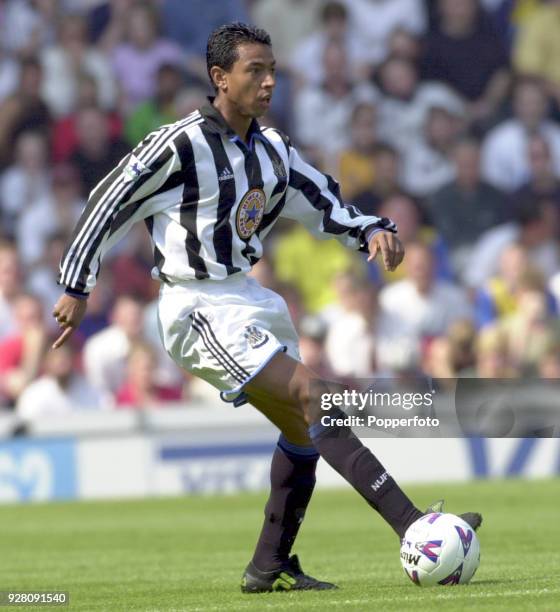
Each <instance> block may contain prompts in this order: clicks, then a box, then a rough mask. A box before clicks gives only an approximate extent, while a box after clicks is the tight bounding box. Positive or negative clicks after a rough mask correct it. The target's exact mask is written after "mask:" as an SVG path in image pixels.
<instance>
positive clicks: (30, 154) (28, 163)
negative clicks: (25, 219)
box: [0, 131, 50, 234]
mask: <svg viewBox="0 0 560 612" xmlns="http://www.w3.org/2000/svg"><path fill="white" fill-rule="evenodd" d="M49 189H50V184H49V171H48V167H47V143H46V140H45V137H44V135H43V134H42V133H41V132H32V131H28V132H23V133H22V134H21V135H20V136H19V137H18V139H17V140H16V142H15V163H14V164H12V165H11V166H10V167H9V168H8V169H7V170H6V171H5V172H4V173H3V174H2V176H1V178H0V203H1V206H2V209H1V211H0V212H1V213H2V229H3V231H5V232H7V233H9V234H13V233H14V232H15V229H16V225H17V220H18V218H19V216H20V215H21V214H22V212H23V210H25V209H26V208H27V207H29V206H30V205H31V204H33V203H34V202H35V201H37V200H38V199H39V198H43V197H45V194H47V193H48V191H49Z"/></svg>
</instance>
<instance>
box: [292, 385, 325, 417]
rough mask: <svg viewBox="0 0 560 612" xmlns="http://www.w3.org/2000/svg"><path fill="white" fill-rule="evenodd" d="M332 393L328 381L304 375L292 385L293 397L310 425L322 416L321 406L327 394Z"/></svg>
mask: <svg viewBox="0 0 560 612" xmlns="http://www.w3.org/2000/svg"><path fill="white" fill-rule="evenodd" d="M328 393H330V390H329V385H328V384H327V382H326V381H323V380H321V379H319V378H313V377H311V376H308V375H302V376H300V377H299V378H298V380H297V381H296V384H294V385H293V387H292V393H291V399H292V400H293V402H294V403H295V404H296V405H297V406H298V407H299V408H300V410H301V411H302V413H303V417H304V419H305V421H306V423H307V424H308V425H312V424H313V423H316V422H317V421H318V420H319V419H320V418H321V407H322V405H323V400H324V397H325V394H328Z"/></svg>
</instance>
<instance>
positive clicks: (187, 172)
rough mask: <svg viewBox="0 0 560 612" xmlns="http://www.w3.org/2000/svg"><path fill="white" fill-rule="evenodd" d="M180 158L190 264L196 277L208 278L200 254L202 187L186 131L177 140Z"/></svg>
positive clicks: (183, 211)
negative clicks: (199, 203) (198, 218)
mask: <svg viewBox="0 0 560 612" xmlns="http://www.w3.org/2000/svg"><path fill="white" fill-rule="evenodd" d="M175 146H176V147H177V152H178V153H179V159H180V160H181V168H182V169H181V180H182V181H183V184H184V187H183V197H182V202H181V208H180V216H181V225H182V226H183V227H184V228H185V229H186V231H187V237H186V238H185V248H186V250H187V257H188V260H189V266H190V267H191V268H193V269H194V274H195V278H196V279H198V280H200V279H203V278H208V277H209V276H210V275H209V274H208V270H207V268H206V264H205V263H204V260H203V259H202V257H201V256H200V247H201V244H200V240H199V238H198V233H197V227H196V219H197V215H198V199H199V197H200V189H199V185H198V175H197V172H196V163H195V158H194V153H193V148H192V143H191V139H190V138H189V137H188V135H187V134H185V133H184V132H183V133H181V134H179V136H178V137H177V139H176V141H175Z"/></svg>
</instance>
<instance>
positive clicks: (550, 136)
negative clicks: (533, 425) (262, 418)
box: [0, 0, 560, 418]
mask: <svg viewBox="0 0 560 612" xmlns="http://www.w3.org/2000/svg"><path fill="white" fill-rule="evenodd" d="M237 20H239V21H247V22H251V23H255V24H256V25H259V26H261V27H263V28H265V29H266V30H267V31H268V32H269V33H270V35H271V37H272V41H273V46H274V52H275V55H276V57H277V60H278V74H277V87H276V93H275V97H274V100H273V105H272V108H271V112H270V115H269V116H268V117H266V118H264V119H263V120H262V121H261V123H262V124H264V125H275V126H277V127H279V128H280V129H283V130H285V131H287V133H288V134H289V135H290V138H291V140H292V141H293V143H294V144H296V145H297V146H298V147H299V148H300V150H301V152H302V153H303V154H304V156H305V157H306V158H307V159H308V160H309V161H311V162H312V163H314V164H316V165H317V166H318V167H320V168H321V169H322V170H323V171H325V172H328V173H330V174H332V175H334V176H335V177H337V179H338V180H339V181H340V186H341V192H342V195H343V197H344V198H345V199H346V200H347V201H349V202H352V203H355V204H356V205H357V206H359V207H360V208H361V209H362V210H363V211H364V212H367V213H371V214H376V215H379V216H386V217H390V218H392V219H393V220H394V221H396V222H397V224H398V226H399V234H400V237H401V239H402V241H403V242H404V244H405V247H406V250H407V255H406V258H405V262H404V264H403V265H402V266H401V267H400V268H399V269H398V270H397V271H396V272H393V273H386V272H385V271H384V270H383V269H382V267H380V266H378V265H371V264H369V265H366V262H365V258H364V257H363V256H362V255H361V254H355V253H351V252H348V251H347V250H345V249H344V248H343V247H342V246H340V245H339V244H338V243H337V242H335V241H333V240H329V241H320V242H319V241H316V240H315V239H313V238H312V237H311V236H309V235H308V234H307V233H306V231H305V230H304V229H303V228H301V227H298V226H296V225H293V224H291V223H288V222H283V221H280V222H279V224H278V226H277V228H276V229H275V231H274V233H273V234H272V235H271V237H270V238H269V239H268V242H267V245H266V246H267V250H266V254H265V257H264V258H263V259H262V260H261V261H260V262H259V263H258V264H257V265H256V266H255V268H254V271H253V274H254V275H255V276H256V277H257V278H258V279H259V281H260V282H261V283H262V284H264V285H265V286H268V287H271V288H272V289H274V290H276V291H278V292H279V293H280V294H281V295H283V297H284V298H285V299H286V301H287V303H288V305H289V307H290V311H291V313H292V316H293V319H294V321H295V323H296V325H297V327H298V330H299V332H300V335H301V354H302V359H303V360H304V362H305V363H306V364H308V365H309V366H310V367H311V368H313V369H314V370H315V371H316V372H317V373H318V374H321V375H324V376H328V377H338V378H342V379H350V378H356V377H360V378H365V377H372V376H396V377H410V376H416V375H418V374H425V375H429V376H432V377H436V378H453V377H456V376H478V377H492V378H511V377H542V378H556V377H560V319H559V317H558V313H559V309H560V249H559V238H560V233H559V228H560V219H559V211H560V34H559V33H560V0H549V1H544V0H543V1H539V0H433V1H429V0H340V1H324V0H246V1H243V0H211V1H210V0H151V1H149V0H3V1H0V32H1V37H0V406H3V407H4V409H5V410H17V411H18V412H19V413H20V414H21V415H22V417H24V418H32V417H33V416H35V415H38V414H45V413H65V412H68V411H71V410H77V409H119V408H138V407H140V408H141V407H147V406H164V405H166V404H167V403H169V402H182V403H183V404H184V405H187V406H188V403H189V402H191V401H194V400H196V399H199V398H204V397H211V398H212V400H213V401H215V399H216V397H217V395H216V393H215V392H214V391H213V390H212V389H210V390H209V389H208V388H207V387H206V386H205V385H204V384H202V383H201V382H200V381H197V380H194V379H192V378H190V377H189V376H188V375H187V374H185V373H184V372H180V371H179V370H178V369H177V368H176V367H175V366H174V364H173V363H172V362H171V360H170V359H169V358H168V356H167V355H165V354H164V353H163V349H162V348H161V344H160V341H159V338H158V331H157V322H156V302H157V294H158V289H159V287H158V284H157V283H156V282H155V281H153V280H152V279H151V277H150V269H151V267H152V265H153V257H152V252H151V245H150V242H149V238H148V234H147V233H146V231H145V229H144V227H143V226H138V227H136V228H135V229H134V230H133V231H132V232H130V234H129V235H128V236H127V237H126V238H125V239H124V240H123V241H122V242H121V243H120V244H119V245H118V246H117V247H116V248H115V249H114V250H113V251H112V252H111V253H110V254H109V256H107V258H106V259H105V261H104V263H103V266H102V272H101V274H100V277H99V282H98V286H97V288H96V289H95V291H94V292H93V294H92V295H91V297H90V298H89V301H88V312H87V315H86V318H85V320H84V322H83V324H82V326H81V328H80V329H79V330H78V332H77V333H76V334H75V336H74V339H73V342H72V343H69V344H68V345H66V346H64V347H63V348H61V349H59V350H58V351H52V350H49V347H50V345H51V343H52V340H53V337H54V336H55V335H56V332H57V329H56V325H55V322H54V320H53V319H52V316H51V312H52V306H53V304H54V303H55V301H56V300H57V298H58V297H59V295H60V292H61V288H60V287H59V286H57V284H56V278H57V273H58V263H59V260H60V257H61V255H62V252H63V249H64V246H65V244H66V242H67V240H68V237H69V234H70V232H71V230H72V229H73V226H74V224H75V222H76V220H77V218H78V217H79V214H80V212H81V210H82V208H83V206H84V204H85V202H86V200H87V197H88V193H89V192H90V191H91V189H92V188H93V187H94V186H95V185H96V183H97V182H98V181H99V180H100V179H101V178H102V177H103V176H104V175H105V174H106V173H107V172H108V171H109V170H111V169H112V167H113V166H114V165H115V164H116V163H117V162H118V161H119V160H120V159H121V158H122V157H123V156H124V155H125V154H126V153H127V152H128V151H129V150H130V148H131V147H133V146H135V145H136V144H137V142H138V141H139V140H141V139H142V138H143V137H144V136H145V135H146V134H147V133H148V132H150V131H151V130H153V129H155V128H157V127H159V126H160V125H161V124H164V123H169V122H173V121H175V120H177V119H178V118H181V117H183V116H185V115H186V114H188V113H189V112H191V111H192V110H194V109H195V108H197V107H198V106H200V105H201V104H202V103H204V101H205V96H206V95H208V94H209V93H210V88H209V85H208V82H207V76H206V65H205V56H204V54H205V45H206V39H207V36H208V33H209V32H210V31H211V30H212V29H214V28H215V27H217V26H218V25H221V24H222V23H226V22H230V21H237Z"/></svg>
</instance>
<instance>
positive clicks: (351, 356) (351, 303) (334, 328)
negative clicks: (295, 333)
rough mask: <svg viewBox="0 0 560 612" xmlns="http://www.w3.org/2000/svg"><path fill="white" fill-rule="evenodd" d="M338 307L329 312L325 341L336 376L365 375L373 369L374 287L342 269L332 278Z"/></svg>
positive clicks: (375, 295)
mask: <svg viewBox="0 0 560 612" xmlns="http://www.w3.org/2000/svg"><path fill="white" fill-rule="evenodd" d="M335 287H336V290H337V294H338V300H339V307H338V308H336V312H332V313H331V317H330V324H329V328H328V333H327V339H326V343H325V350H326V353H327V358H328V360H329V363H330V365H331V367H332V369H333V372H334V373H335V374H336V375H337V376H342V377H352V378H366V377H368V376H371V375H372V374H373V373H374V371H375V339H374V333H375V323H376V319H377V311H378V306H377V291H376V289H375V287H374V285H372V283H371V281H369V280H368V279H367V278H365V277H361V276H358V275H356V274H355V273H346V274H343V275H341V276H339V277H338V278H337V279H336V280H335Z"/></svg>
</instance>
